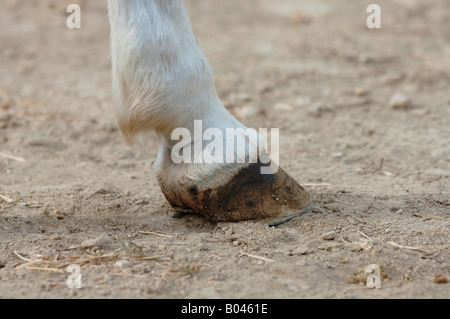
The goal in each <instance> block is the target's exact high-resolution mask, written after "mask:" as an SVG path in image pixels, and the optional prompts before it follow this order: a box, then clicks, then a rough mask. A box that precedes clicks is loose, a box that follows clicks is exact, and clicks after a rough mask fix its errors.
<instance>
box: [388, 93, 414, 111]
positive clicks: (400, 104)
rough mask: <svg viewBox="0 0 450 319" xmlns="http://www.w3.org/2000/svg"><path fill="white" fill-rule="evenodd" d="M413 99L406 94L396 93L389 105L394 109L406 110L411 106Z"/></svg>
mask: <svg viewBox="0 0 450 319" xmlns="http://www.w3.org/2000/svg"><path fill="white" fill-rule="evenodd" d="M411 104H412V101H411V99H410V98H409V97H407V96H406V95H403V94H401V93H395V94H394V95H393V96H392V97H391V99H390V100H389V106H390V107H391V108H393V109H398V110H404V109H407V108H409V107H411Z"/></svg>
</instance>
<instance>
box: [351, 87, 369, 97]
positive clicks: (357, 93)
mask: <svg viewBox="0 0 450 319" xmlns="http://www.w3.org/2000/svg"><path fill="white" fill-rule="evenodd" d="M353 94H354V95H355V96H359V97H362V96H367V95H368V94H369V92H368V91H367V90H364V89H362V88H356V89H355V90H354V91H353Z"/></svg>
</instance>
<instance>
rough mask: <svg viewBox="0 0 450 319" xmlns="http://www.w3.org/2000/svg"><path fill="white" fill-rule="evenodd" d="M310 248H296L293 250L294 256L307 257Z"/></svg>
mask: <svg viewBox="0 0 450 319" xmlns="http://www.w3.org/2000/svg"><path fill="white" fill-rule="evenodd" d="M308 250H309V249H308V247H307V246H304V245H302V246H298V247H297V248H294V249H293V250H292V255H306V254H308Z"/></svg>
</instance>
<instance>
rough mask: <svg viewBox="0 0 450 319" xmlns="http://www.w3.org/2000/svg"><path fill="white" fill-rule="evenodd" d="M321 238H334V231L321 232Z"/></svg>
mask: <svg viewBox="0 0 450 319" xmlns="http://www.w3.org/2000/svg"><path fill="white" fill-rule="evenodd" d="M322 238H323V239H325V240H334V239H335V238H336V232H335V231H329V232H326V233H323V234H322Z"/></svg>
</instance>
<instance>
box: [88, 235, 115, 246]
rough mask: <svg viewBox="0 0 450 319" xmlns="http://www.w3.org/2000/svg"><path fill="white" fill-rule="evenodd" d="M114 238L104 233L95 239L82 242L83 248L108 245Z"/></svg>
mask: <svg viewBox="0 0 450 319" xmlns="http://www.w3.org/2000/svg"><path fill="white" fill-rule="evenodd" d="M112 241H113V240H112V238H111V237H109V235H108V234H106V233H103V234H101V235H100V236H98V237H97V238H95V239H88V240H85V241H83V242H82V243H81V247H82V248H92V247H95V246H97V247H102V246H103V245H107V244H109V243H111V242H112Z"/></svg>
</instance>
